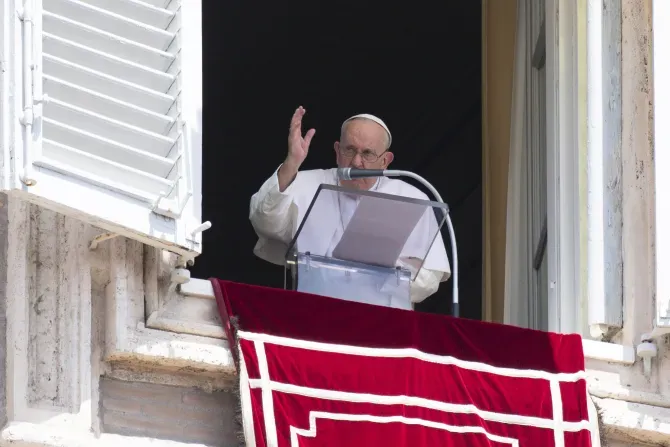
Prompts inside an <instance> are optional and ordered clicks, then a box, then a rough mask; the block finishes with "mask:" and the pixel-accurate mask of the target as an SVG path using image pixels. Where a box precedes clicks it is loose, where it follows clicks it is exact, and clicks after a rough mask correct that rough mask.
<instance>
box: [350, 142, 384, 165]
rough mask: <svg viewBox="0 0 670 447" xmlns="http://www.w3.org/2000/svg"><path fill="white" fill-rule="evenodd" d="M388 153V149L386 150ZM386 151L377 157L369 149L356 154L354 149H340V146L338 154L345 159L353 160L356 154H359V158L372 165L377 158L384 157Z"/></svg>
mask: <svg viewBox="0 0 670 447" xmlns="http://www.w3.org/2000/svg"><path fill="white" fill-rule="evenodd" d="M386 151H388V149H387V150H386ZM386 151H384V152H382V153H381V154H379V155H377V154H376V153H375V152H374V151H372V150H370V149H365V150H364V151H362V152H358V151H357V150H356V149H354V148H351V147H341V146H340V154H341V155H342V156H343V157H345V158H354V157H355V156H356V154H359V155H360V156H361V158H362V159H363V160H365V161H367V162H368V163H374V162H375V161H377V160H379V157H381V156H382V155H384V154H385V153H386Z"/></svg>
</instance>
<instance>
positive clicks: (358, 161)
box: [351, 152, 363, 168]
mask: <svg viewBox="0 0 670 447" xmlns="http://www.w3.org/2000/svg"><path fill="white" fill-rule="evenodd" d="M351 164H352V165H353V166H354V167H356V168H360V167H362V166H363V157H361V154H359V153H358V152H357V153H356V155H354V158H352V159H351Z"/></svg>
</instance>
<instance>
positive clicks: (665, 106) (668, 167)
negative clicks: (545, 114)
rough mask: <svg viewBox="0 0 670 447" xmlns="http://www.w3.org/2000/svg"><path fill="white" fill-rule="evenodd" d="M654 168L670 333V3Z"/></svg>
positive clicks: (658, 24)
mask: <svg viewBox="0 0 670 447" xmlns="http://www.w3.org/2000/svg"><path fill="white" fill-rule="evenodd" d="M652 5H653V6H652V11H653V81H654V165H655V179H656V226H655V232H656V318H655V326H656V327H655V328H654V331H655V332H656V333H657V334H658V335H661V334H663V333H667V332H670V126H669V125H668V123H670V59H669V58H668V54H670V27H668V23H670V2H668V1H667V0H653V3H652Z"/></svg>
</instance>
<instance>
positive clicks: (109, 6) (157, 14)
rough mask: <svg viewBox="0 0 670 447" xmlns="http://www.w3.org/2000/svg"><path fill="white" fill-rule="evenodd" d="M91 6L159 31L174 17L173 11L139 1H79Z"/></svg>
mask: <svg viewBox="0 0 670 447" xmlns="http://www.w3.org/2000/svg"><path fill="white" fill-rule="evenodd" d="M81 1H82V2H83V3H87V4H89V5H91V6H96V7H98V8H100V9H104V10H107V11H109V12H112V13H116V14H121V15H123V16H125V17H128V18H129V19H132V20H135V21H138V22H142V23H145V24H147V25H149V26H153V27H156V28H160V29H167V27H168V25H170V23H171V22H172V20H173V19H174V17H175V13H174V11H168V10H167V9H165V8H163V7H157V6H154V5H152V4H149V3H145V2H144V1H139V0H114V1H109V0H81Z"/></svg>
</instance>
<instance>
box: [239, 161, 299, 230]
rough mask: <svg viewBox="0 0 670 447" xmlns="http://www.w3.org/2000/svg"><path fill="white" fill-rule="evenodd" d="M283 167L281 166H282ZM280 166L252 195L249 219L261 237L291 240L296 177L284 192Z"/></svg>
mask: <svg viewBox="0 0 670 447" xmlns="http://www.w3.org/2000/svg"><path fill="white" fill-rule="evenodd" d="M280 167H281V166H280ZM278 171H279V168H277V170H276V171H275V172H274V173H273V174H272V175H271V176H270V178H268V179H267V180H266V181H265V183H263V185H262V186H261V188H260V189H259V190H258V192H256V194H254V195H253V196H252V197H251V202H250V204H249V220H251V225H252V226H253V227H254V230H255V231H256V234H258V236H260V237H266V238H271V239H278V240H281V241H283V242H285V243H289V242H290V241H291V232H292V226H293V225H292V221H291V220H292V219H291V217H292V214H293V213H292V212H291V206H292V205H293V192H294V191H293V190H294V189H295V187H294V184H295V179H294V180H293V182H292V183H291V184H290V185H289V186H288V188H286V189H285V190H284V191H283V192H282V191H280V190H279V177H278Z"/></svg>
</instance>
